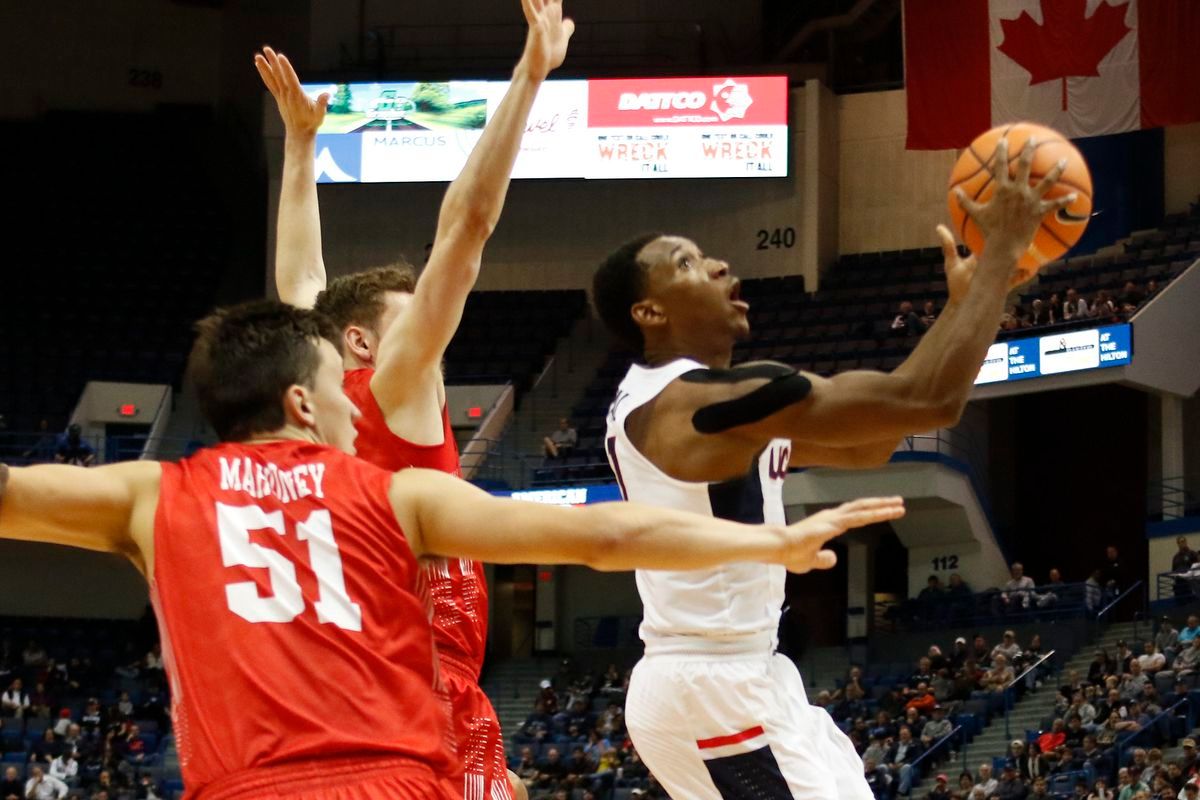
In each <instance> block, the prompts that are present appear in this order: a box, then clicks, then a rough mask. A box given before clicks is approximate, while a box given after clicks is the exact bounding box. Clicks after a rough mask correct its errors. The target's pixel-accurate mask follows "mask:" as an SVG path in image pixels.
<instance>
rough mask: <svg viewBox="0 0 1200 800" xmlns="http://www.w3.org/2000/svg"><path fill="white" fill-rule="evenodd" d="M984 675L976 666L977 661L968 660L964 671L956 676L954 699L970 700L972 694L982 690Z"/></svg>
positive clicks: (964, 663)
mask: <svg viewBox="0 0 1200 800" xmlns="http://www.w3.org/2000/svg"><path fill="white" fill-rule="evenodd" d="M982 679H983V673H981V672H980V671H979V668H978V667H977V666H976V664H975V659H973V658H968V659H967V660H966V661H965V662H963V666H962V669H960V670H959V671H958V672H957V673H955V675H954V699H955V700H970V699H971V693H972V692H974V691H977V690H978V689H979V688H980V681H981V680H982Z"/></svg>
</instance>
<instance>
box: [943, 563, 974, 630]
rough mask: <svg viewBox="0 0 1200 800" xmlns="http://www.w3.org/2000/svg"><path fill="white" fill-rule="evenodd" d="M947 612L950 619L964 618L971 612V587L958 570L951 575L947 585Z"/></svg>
mask: <svg viewBox="0 0 1200 800" xmlns="http://www.w3.org/2000/svg"><path fill="white" fill-rule="evenodd" d="M946 613H947V616H949V618H950V621H954V620H959V619H963V618H965V617H968V616H970V614H971V587H970V586H968V585H967V582H966V581H964V580H963V579H962V576H961V575H959V574H958V573H957V572H955V573H952V574H951V575H950V581H949V584H948V585H947V586H946Z"/></svg>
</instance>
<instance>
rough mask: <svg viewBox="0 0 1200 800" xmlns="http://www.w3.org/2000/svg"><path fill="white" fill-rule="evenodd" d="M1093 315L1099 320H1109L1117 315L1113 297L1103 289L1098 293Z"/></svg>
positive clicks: (1093, 305)
mask: <svg viewBox="0 0 1200 800" xmlns="http://www.w3.org/2000/svg"><path fill="white" fill-rule="evenodd" d="M1091 315H1092V316H1093V317H1096V318H1098V319H1108V318H1110V317H1115V316H1116V315H1117V305H1116V303H1114V302H1113V300H1112V297H1110V296H1109V294H1108V292H1107V291H1105V290H1103V289H1101V290H1100V291H1099V292H1097V293H1096V299H1095V301H1094V302H1093V303H1092V308H1091Z"/></svg>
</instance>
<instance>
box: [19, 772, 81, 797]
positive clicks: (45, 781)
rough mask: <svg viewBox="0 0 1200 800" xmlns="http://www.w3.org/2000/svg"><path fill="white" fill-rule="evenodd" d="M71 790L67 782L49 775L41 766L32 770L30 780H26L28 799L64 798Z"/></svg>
mask: <svg viewBox="0 0 1200 800" xmlns="http://www.w3.org/2000/svg"><path fill="white" fill-rule="evenodd" d="M69 791H70V789H69V788H68V787H67V785H66V784H65V783H63V782H62V781H61V780H59V779H58V778H56V777H54V776H53V775H47V774H46V772H45V771H44V770H43V769H42V768H41V767H40V766H37V767H34V768H33V769H32V770H30V773H29V780H27V781H25V798H26V800H62V798H64V797H66V796H67V793H68V792H69Z"/></svg>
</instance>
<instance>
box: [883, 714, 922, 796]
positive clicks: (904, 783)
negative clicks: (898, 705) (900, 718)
mask: <svg viewBox="0 0 1200 800" xmlns="http://www.w3.org/2000/svg"><path fill="white" fill-rule="evenodd" d="M923 752H924V749H923V748H922V747H921V743H920V742H919V741H917V740H916V739H914V738H913V735H912V730H911V729H910V728H909V727H908V726H907V725H901V726H900V732H899V735H898V736H897V738H896V741H895V743H893V744H892V747H891V749H890V750H889V751H888V754H887V756H886V760H887V765H888V769H889V770H890V771H891V773H892V776H893V777H894V778H898V783H897V791H899V793H900V794H907V793H908V789H909V787H910V786H911V785H912V763H913V762H914V761H916V760H917V759H918V758H919V757H920V755H921V753H923Z"/></svg>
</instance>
